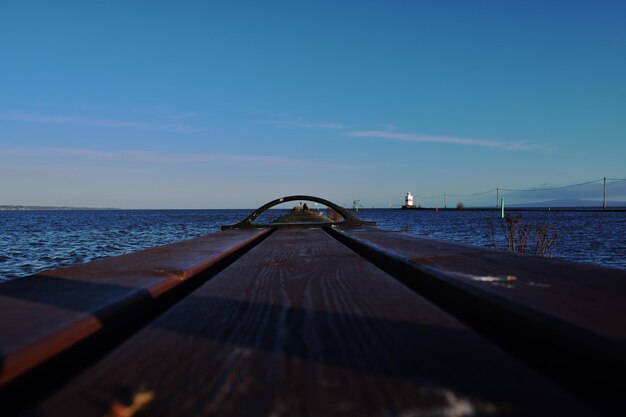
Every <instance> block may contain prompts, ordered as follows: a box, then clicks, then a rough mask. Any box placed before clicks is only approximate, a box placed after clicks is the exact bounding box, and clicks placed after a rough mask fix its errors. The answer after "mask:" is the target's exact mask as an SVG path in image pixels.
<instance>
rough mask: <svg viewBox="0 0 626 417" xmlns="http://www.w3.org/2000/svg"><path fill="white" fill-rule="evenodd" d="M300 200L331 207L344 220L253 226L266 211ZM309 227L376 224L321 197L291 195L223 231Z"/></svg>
mask: <svg viewBox="0 0 626 417" xmlns="http://www.w3.org/2000/svg"><path fill="white" fill-rule="evenodd" d="M298 200H306V201H313V202H314V203H320V204H323V205H325V206H326V207H330V208H331V209H333V210H335V211H336V212H337V213H339V214H341V216H342V217H343V220H340V221H337V222H318V223H296V224H294V223H289V224H284V225H281V224H278V223H270V224H253V223H252V222H253V221H254V220H255V219H256V218H257V217H259V216H260V215H261V214H263V213H264V212H265V211H267V210H268V209H270V208H272V207H274V206H276V205H278V204H282V203H287V202H289V201H298ZM299 224H302V225H307V226H320V227H322V226H330V225H333V224H335V225H336V224H342V225H349V226H363V225H375V224H376V222H371V221H365V220H360V219H357V218H356V217H354V216H353V215H351V214H350V213H349V212H348V210H346V209H344V208H343V207H341V206H339V205H337V204H335V203H333V202H332V201H328V200H325V199H323V198H319V197H315V196H312V195H290V196H287V197H281V198H277V199H276V200H273V201H270V202H269V203H267V204H264V205H262V206H261V207H259V208H258V209H256V210H254V211H253V212H252V214H250V215H249V216H248V217H246V218H245V219H244V220H242V221H240V222H239V223H236V224H231V225H224V226H222V230H227V229H245V228H251V227H272V228H276V227H284V226H294V225H299Z"/></svg>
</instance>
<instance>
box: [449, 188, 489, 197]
mask: <svg viewBox="0 0 626 417" xmlns="http://www.w3.org/2000/svg"><path fill="white" fill-rule="evenodd" d="M494 191H496V188H494V189H492V190H489V191H483V192H482V193H474V194H446V195H447V196H449V197H474V196H477V195H485V194H491V193H493V192H494Z"/></svg>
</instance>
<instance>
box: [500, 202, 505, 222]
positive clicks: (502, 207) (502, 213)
mask: <svg viewBox="0 0 626 417" xmlns="http://www.w3.org/2000/svg"><path fill="white" fill-rule="evenodd" d="M500 207H501V212H500V218H502V219H504V197H502V199H501V200H500Z"/></svg>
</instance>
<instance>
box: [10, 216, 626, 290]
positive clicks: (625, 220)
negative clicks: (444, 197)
mask: <svg viewBox="0 0 626 417" xmlns="http://www.w3.org/2000/svg"><path fill="white" fill-rule="evenodd" d="M249 213H250V210H86V211H82V210H75V211H0V279H10V278H15V277H20V276H26V275H31V274H34V273H37V272H39V271H42V270H46V269H52V268H58V267H61V266H67V265H71V264H75V263H82V262H87V261H91V260H94V259H98V258H103V257H107V256H114V255H121V254H124V253H129V252H134V251H137V250H141V249H145V248H150V247H154V246H159V245H164V244H167V243H172V242H178V241H181V240H185V239H190V238H193V237H196V236H202V235H205V234H207V233H213V232H216V231H218V230H219V227H220V226H221V225H223V224H232V223H236V222H237V221H239V220H242V219H243V218H245V217H246V216H247V215H248V214H249ZM268 213H269V214H268V215H267V216H268V217H270V218H271V217H277V216H278V215H280V214H281V213H282V212H281V211H279V210H275V211H270V212H268ZM359 215H360V217H362V218H364V219H369V220H375V221H377V222H378V226H379V227H381V228H384V229H389V230H402V231H403V232H405V233H411V234H414V235H417V236H424V237H430V238H437V239H446V240H454V241H458V242H462V243H467V244H472V245H482V246H489V245H490V243H491V241H492V239H491V238H492V236H493V235H492V233H491V232H490V230H491V227H490V223H493V224H495V226H496V235H495V237H496V241H497V243H498V245H500V246H501V245H503V244H504V239H503V236H502V232H501V230H500V221H499V219H498V218H497V213H494V212H479V211H456V210H454V211H440V212H434V211H406V210H363V211H361V213H359ZM523 217H524V221H525V222H526V223H534V224H537V223H549V224H551V225H552V226H553V227H554V229H555V230H556V232H557V234H558V243H557V246H556V250H555V252H554V254H553V255H554V256H556V257H560V258H565V259H568V260H572V261H578V262H590V263H595V264H598V265H605V266H611V267H616V268H623V269H626V259H625V258H626V239H625V238H624V235H625V232H626V213H623V212H622V213H619V212H618V213H602V212H590V213H585V212H582V213H581V212H556V211H552V212H546V211H543V212H524V213H523Z"/></svg>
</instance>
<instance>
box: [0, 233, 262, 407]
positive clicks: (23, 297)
mask: <svg viewBox="0 0 626 417" xmlns="http://www.w3.org/2000/svg"><path fill="white" fill-rule="evenodd" d="M269 234H271V230H270V229H258V230H255V229H250V230H246V231H236V230H233V231H227V232H221V233H216V234H212V235H207V236H204V237H200V238H195V239H191V240H187V241H183V242H179V243H174V244H169V245H165V246H160V247H157V248H153V249H148V250H144V251H140V252H136V253H132V254H128V255H121V256H117V257H112V258H105V259H102V260H98V261H94V262H90V263H87V264H83V265H76V266H73V267H69V268H63V269H58V270H52V271H47V272H45V273H41V274H38V275H34V276H31V277H26V278H20V279H15V280H11V281H7V282H4V283H2V284H0V310H1V311H2V315H1V316H0V403H2V404H3V413H4V412H9V411H10V410H16V409H19V407H21V406H23V405H24V404H23V402H22V398H20V395H17V394H19V393H23V392H28V395H29V398H31V400H32V399H35V398H38V397H41V396H43V395H46V393H47V392H49V391H50V390H53V389H55V388H58V385H59V384H60V383H62V382H63V381H64V380H67V379H68V378H69V377H71V375H73V374H75V373H76V372H78V371H79V370H81V369H84V367H86V366H88V365H89V364H90V363H92V362H93V361H94V360H96V359H97V358H98V357H100V356H102V355H104V354H105V353H106V352H108V351H109V350H111V349H112V348H114V347H115V346H116V345H118V344H119V343H121V341H123V340H125V339H126V338H127V337H129V336H130V335H132V334H133V333H134V332H136V331H138V330H139V329H140V328H141V327H142V326H144V325H145V324H146V323H148V322H149V321H150V320H152V319H154V317H156V316H157V315H159V314H161V313H162V312H163V311H165V310H166V309H167V308H169V307H171V306H172V305H173V304H175V303H176V302H178V301H179V300H180V299H181V298H183V297H184V296H185V295H187V294H188V293H189V292H191V291H193V290H194V289H195V288H197V287H198V286H199V285H201V284H202V283H204V282H206V280H208V279H210V278H211V277H212V276H213V275H215V274H216V273H218V272H219V271H220V270H222V269H223V268H225V267H227V266H228V265H229V264H230V263H232V262H233V261H234V260H235V259H237V258H238V257H239V256H241V255H243V254H244V253H245V252H247V251H248V250H249V249H251V248H252V247H254V246H255V245H256V244H258V243H259V242H261V241H262V240H263V239H265V238H266V237H267V236H268V235H269ZM24 400H25V399H24Z"/></svg>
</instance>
